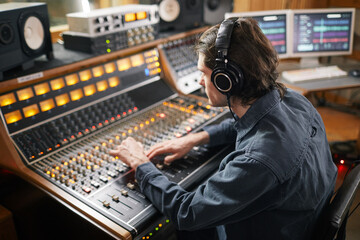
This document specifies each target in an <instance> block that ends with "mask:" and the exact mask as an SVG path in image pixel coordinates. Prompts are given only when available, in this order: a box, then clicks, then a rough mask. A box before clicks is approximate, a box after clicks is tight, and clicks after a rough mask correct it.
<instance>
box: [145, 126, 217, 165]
mask: <svg viewBox="0 0 360 240" xmlns="http://www.w3.org/2000/svg"><path fill="white" fill-rule="evenodd" d="M209 139H210V137H209V134H208V133H207V132H205V131H203V132H198V133H191V134H188V135H186V136H184V137H181V138H176V139H172V140H168V141H164V142H161V143H157V144H155V145H154V146H152V147H151V148H150V149H149V150H148V151H147V153H146V155H147V157H148V158H150V159H151V158H153V157H155V156H157V155H162V154H169V153H170V155H168V156H166V157H165V158H164V163H165V164H170V163H171V162H173V161H174V160H176V159H179V158H182V157H184V156H185V155H186V154H187V153H188V152H189V151H190V150H191V149H192V148H193V147H194V146H197V145H200V144H205V143H208V142H209Z"/></svg>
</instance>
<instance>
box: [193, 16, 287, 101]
mask: <svg viewBox="0 0 360 240" xmlns="http://www.w3.org/2000/svg"><path fill="white" fill-rule="evenodd" d="M219 26H220V24H218V25H215V26H213V27H211V28H209V29H208V30H206V31H205V32H204V33H203V34H202V35H201V37H200V38H199V40H198V42H197V44H196V46H195V49H196V52H197V53H202V54H204V64H205V66H206V67H208V68H210V69H212V70H213V69H214V68H215V64H216V62H215V58H216V52H217V50H216V48H215V40H216V36H217V32H218V30H219ZM227 57H228V59H229V60H230V61H232V62H233V63H234V64H236V65H237V66H238V67H239V68H240V69H241V70H242V72H243V75H244V83H243V87H242V89H239V88H236V89H235V90H234V91H233V92H232V95H234V96H238V97H239V98H240V99H241V102H242V104H243V105H248V104H249V103H250V102H251V101H252V100H254V99H257V98H260V97H261V96H263V95H265V94H266V93H268V92H270V91H271V90H273V89H278V90H279V92H280V96H281V97H283V96H284V93H285V91H286V88H285V86H284V85H283V84H282V83H278V82H276V79H277V78H278V76H279V74H278V72H277V70H276V68H277V66H278V63H279V60H278V55H277V52H276V50H275V49H274V48H273V46H272V45H271V42H270V41H269V39H267V37H266V36H265V35H264V33H263V32H262V31H261V29H260V27H259V26H258V23H257V22H256V21H255V20H254V19H251V18H246V19H245V18H239V19H237V20H236V22H235V25H234V29H233V32H232V35H231V40H230V47H229V51H228V56H227Z"/></svg>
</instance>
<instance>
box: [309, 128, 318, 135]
mask: <svg viewBox="0 0 360 240" xmlns="http://www.w3.org/2000/svg"><path fill="white" fill-rule="evenodd" d="M316 133H317V129H316V127H312V131H311V135H310V137H315V135H316Z"/></svg>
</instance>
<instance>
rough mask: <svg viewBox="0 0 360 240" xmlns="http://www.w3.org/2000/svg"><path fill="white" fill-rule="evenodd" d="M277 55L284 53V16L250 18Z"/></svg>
mask: <svg viewBox="0 0 360 240" xmlns="http://www.w3.org/2000/svg"><path fill="white" fill-rule="evenodd" d="M251 18H253V19H255V20H256V21H257V22H258V23H259V27H260V28H261V30H262V31H263V33H264V34H265V35H266V37H267V38H268V39H269V40H270V41H271V44H272V45H273V46H274V48H275V50H276V51H277V52H278V54H284V53H286V51H287V49H286V14H279V15H275V14H274V15H264V16H252V17H251Z"/></svg>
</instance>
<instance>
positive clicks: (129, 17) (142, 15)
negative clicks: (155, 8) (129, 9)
mask: <svg viewBox="0 0 360 240" xmlns="http://www.w3.org/2000/svg"><path fill="white" fill-rule="evenodd" d="M146 18H147V13H146V12H137V13H126V14H125V15H124V19H125V22H134V21H137V20H143V19H146Z"/></svg>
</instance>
